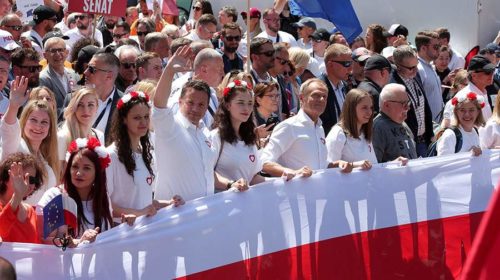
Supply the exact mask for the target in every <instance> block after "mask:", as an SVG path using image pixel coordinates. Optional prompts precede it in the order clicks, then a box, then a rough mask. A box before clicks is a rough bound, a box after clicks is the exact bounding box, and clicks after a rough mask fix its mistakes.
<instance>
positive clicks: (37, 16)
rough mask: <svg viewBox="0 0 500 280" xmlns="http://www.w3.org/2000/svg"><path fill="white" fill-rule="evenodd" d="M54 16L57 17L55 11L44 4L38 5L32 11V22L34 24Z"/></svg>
mask: <svg viewBox="0 0 500 280" xmlns="http://www.w3.org/2000/svg"><path fill="white" fill-rule="evenodd" d="M54 17H55V18H57V12H56V11H54V10H53V9H52V8H50V7H47V6H45V5H41V6H38V7H36V9H35V10H34V11H33V22H34V23H35V24H38V23H40V22H42V21H44V20H46V19H49V18H54Z"/></svg>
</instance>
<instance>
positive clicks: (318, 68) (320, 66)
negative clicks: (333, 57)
mask: <svg viewBox="0 0 500 280" xmlns="http://www.w3.org/2000/svg"><path fill="white" fill-rule="evenodd" d="M320 60H321V62H320ZM307 70H309V71H311V73H313V75H314V76H316V77H319V76H321V74H323V73H326V67H325V58H324V57H319V56H316V57H310V58H309V63H308V64H307Z"/></svg>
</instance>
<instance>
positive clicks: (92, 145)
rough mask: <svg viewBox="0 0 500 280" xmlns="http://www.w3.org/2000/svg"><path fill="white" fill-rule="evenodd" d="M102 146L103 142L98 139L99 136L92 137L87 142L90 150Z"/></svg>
mask: <svg viewBox="0 0 500 280" xmlns="http://www.w3.org/2000/svg"><path fill="white" fill-rule="evenodd" d="M99 146H101V142H99V140H97V138H95V137H90V138H89V140H88V142H87V148H89V149H90V150H94V149H95V147H99Z"/></svg>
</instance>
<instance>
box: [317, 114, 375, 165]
mask: <svg viewBox="0 0 500 280" xmlns="http://www.w3.org/2000/svg"><path fill="white" fill-rule="evenodd" d="M326 148H327V149H328V157H327V159H328V162H334V161H337V160H345V161H348V162H354V161H360V160H369V161H370V162H371V163H373V164H374V163H377V156H376V155H375V150H374V149H373V144H372V143H370V142H368V141H366V139H365V136H364V134H361V135H360V136H359V139H356V138H353V137H350V136H349V137H348V136H347V135H346V134H345V132H344V130H343V129H342V128H341V127H340V125H338V124H336V125H335V126H333V128H332V129H331V130H330V132H329V133H328V136H327V137H326Z"/></svg>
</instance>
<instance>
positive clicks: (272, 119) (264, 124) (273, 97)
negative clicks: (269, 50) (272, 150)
mask: <svg viewBox="0 0 500 280" xmlns="http://www.w3.org/2000/svg"><path fill="white" fill-rule="evenodd" d="M278 90H279V86H278V84H277V83H276V82H272V81H271V82H266V83H259V84H257V85H256V86H255V88H254V93H255V100H254V116H255V118H254V119H255V125H256V126H257V130H256V133H257V137H258V138H259V147H261V148H262V147H263V146H265V144H266V143H267V140H268V139H269V138H268V137H269V135H271V132H272V131H273V128H274V127H275V126H276V125H277V124H278V123H279V122H280V120H279V117H278V115H277V114H276V112H277V111H278V103H279V100H280V93H279V91H278Z"/></svg>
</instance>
